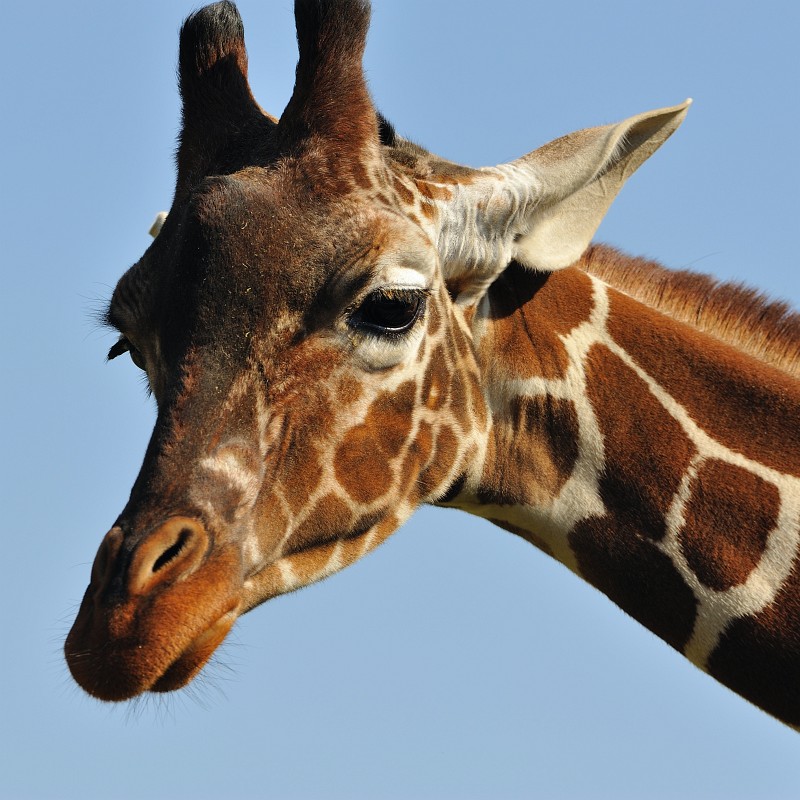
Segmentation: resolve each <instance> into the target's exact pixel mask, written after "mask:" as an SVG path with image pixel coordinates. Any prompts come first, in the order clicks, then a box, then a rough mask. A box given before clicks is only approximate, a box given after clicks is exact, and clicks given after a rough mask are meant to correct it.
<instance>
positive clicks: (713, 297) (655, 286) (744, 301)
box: [579, 244, 800, 377]
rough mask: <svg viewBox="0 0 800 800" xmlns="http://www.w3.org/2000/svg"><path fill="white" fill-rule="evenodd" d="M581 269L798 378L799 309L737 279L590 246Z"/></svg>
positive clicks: (610, 248)
mask: <svg viewBox="0 0 800 800" xmlns="http://www.w3.org/2000/svg"><path fill="white" fill-rule="evenodd" d="M579 266H580V268H581V269H583V270H585V271H586V272H588V273H590V274H591V275H594V276H596V277H598V278H600V280H602V281H605V282H606V283H608V284H609V285H610V286H612V287H613V288H614V289H618V290H619V291H621V292H623V293H625V294H627V295H629V296H630V297H633V298H634V299H635V300H638V301H639V302H641V303H644V304H645V305H647V306H649V307H650V308H653V309H655V310H657V311H660V312H661V313H663V314H666V315H667V316H669V317H672V318H673V319H675V320H678V321H680V322H684V323H686V324H688V325H691V326H692V327H693V328H695V329H697V330H700V331H703V332H705V333H709V334H712V335H713V336H716V337H717V338H718V339H721V340H722V341H724V342H726V343H728V344H730V345H732V346H733V347H736V348H737V349H739V350H741V351H743V352H745V353H747V354H749V355H751V356H754V357H755V358H758V359H760V360H761V361H764V362H766V363H767V364H770V365H772V366H773V367H777V368H778V369H780V370H782V371H784V372H786V373H788V374H789V375H791V376H792V377H800V313H798V312H796V311H794V310H793V309H792V308H791V306H790V305H789V304H788V303H785V302H782V301H775V300H772V299H770V298H769V297H767V296H766V295H764V294H762V293H761V292H759V291H757V290H756V289H752V288H750V287H748V286H745V285H743V284H741V283H733V282H721V281H718V280H716V279H715V278H713V277H711V276H710V275H706V274H703V273H697V272H691V271H689V270H671V269H667V268H666V267H664V266H662V265H661V264H659V263H658V262H656V261H651V260H649V259H646V258H641V257H633V256H628V255H625V254H624V253H621V252H620V251H619V250H616V249H615V248H613V247H609V246H608V245H598V244H593V245H591V246H590V247H589V248H588V249H587V251H586V252H585V253H584V255H583V258H582V259H581V261H580V262H579Z"/></svg>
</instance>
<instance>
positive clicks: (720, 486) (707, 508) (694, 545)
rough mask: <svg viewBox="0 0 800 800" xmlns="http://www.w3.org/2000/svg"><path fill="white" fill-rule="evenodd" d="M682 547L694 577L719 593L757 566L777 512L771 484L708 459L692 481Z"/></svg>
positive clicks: (745, 471) (742, 578)
mask: <svg viewBox="0 0 800 800" xmlns="http://www.w3.org/2000/svg"><path fill="white" fill-rule="evenodd" d="M691 489H692V494H691V498H690V500H689V502H688V504H687V507H686V512H685V517H686V524H685V525H684V527H683V530H682V531H681V534H680V540H681V548H682V549H683V553H684V555H685V556H686V560H687V561H688V562H689V566H690V567H691V568H692V570H694V573H695V575H697V577H698V578H699V580H700V581H701V582H702V583H704V584H705V585H706V586H708V587H710V588H712V589H717V590H718V591H723V590H725V589H729V588H730V587H731V586H735V585H736V584H738V583H742V582H744V581H745V580H747V576H748V575H749V574H750V573H751V572H752V571H753V569H755V567H756V566H758V562H759V561H760V560H761V556H762V555H763V554H764V549H765V548H766V545H767V538H768V536H769V532H770V531H771V530H772V529H773V528H774V527H775V524H776V522H777V519H778V513H779V511H780V494H779V493H778V489H777V488H776V487H775V486H773V485H772V484H771V483H767V482H766V481H765V480H763V479H762V478H759V477H758V476H757V475H754V474H753V473H752V472H748V471H747V470H744V469H742V468H741V467H737V466H734V465H732V464H727V463H725V462H723V461H717V460H713V461H708V462H706V463H704V464H703V465H702V467H701V468H700V470H699V471H698V474H697V477H696V478H695V480H694V481H692V486H691Z"/></svg>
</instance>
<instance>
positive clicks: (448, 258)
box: [438, 100, 691, 302]
mask: <svg viewBox="0 0 800 800" xmlns="http://www.w3.org/2000/svg"><path fill="white" fill-rule="evenodd" d="M690 103H691V100H687V101H686V102H685V103H682V104H681V105H679V106H673V107H672V108H664V109H659V110H657V111H649V112H646V113H644V114H639V115H637V116H635V117H631V118H630V119H627V120H625V121H624V122H620V123H618V124H616V125H606V126H604V127H600V128H589V129H586V130H582V131H578V132H576V133H571V134H569V135H567V136H564V137H562V138H560V139H556V140H555V141H553V142H550V143H549V144H546V145H544V146H543V147H540V148H539V149H538V150H534V151H533V152H532V153H529V154H528V155H526V156H523V157H522V158H520V159H518V160H516V161H513V162H511V163H510V164H504V165H502V166H499V167H495V168H488V169H483V170H478V171H476V172H475V173H474V174H473V175H472V176H471V177H469V178H468V180H467V181H466V182H464V183H463V184H461V185H458V186H457V188H456V189H455V190H454V191H453V192H452V197H451V199H450V200H449V201H445V202H444V203H442V205H441V206H440V212H441V213H440V220H441V226H440V231H439V242H438V243H439V251H440V256H441V259H442V265H443V270H444V273H445V278H446V279H447V280H448V283H452V284H454V285H456V286H457V287H458V295H459V300H460V302H469V301H470V300H474V299H476V298H477V297H479V296H480V295H482V294H483V292H484V291H485V290H486V288H488V286H489V285H490V284H491V283H492V281H494V279H495V278H496V277H497V275H499V274H500V272H502V271H503V270H504V269H505V268H506V266H507V265H508V264H509V262H510V261H512V260H515V261H517V262H519V263H520V264H522V265H523V266H525V267H528V268H529V269H534V270H541V271H545V272H549V271H553V270H557V269H562V268H564V267H568V266H570V265H571V264H574V263H575V261H577V260H578V258H580V256H581V254H582V253H583V251H584V250H585V249H586V247H587V246H588V245H589V243H590V241H591V238H592V236H593V235H594V233H595V231H596V230H597V228H598V226H599V225H600V222H601V221H602V219H603V217H604V216H605V214H606V211H608V208H609V206H610V205H611V203H612V202H613V200H614V198H615V197H616V196H617V193H618V192H619V190H620V189H621V188H622V185H623V184H624V183H625V181H626V180H627V179H628V178H629V177H630V176H631V175H632V174H633V172H635V171H636V169H638V167H639V166H640V165H641V164H642V163H643V162H644V161H645V160H646V159H648V158H649V157H650V156H651V155H652V154H653V153H654V152H655V151H656V150H657V149H658V148H659V147H660V146H661V145H662V144H663V143H664V142H665V141H666V139H667V138H668V137H669V136H670V135H671V134H672V133H673V132H674V131H675V130H676V128H677V127H678V126H679V125H680V123H681V122H682V121H683V119H684V117H685V116H686V112H687V109H688V107H689V105H690ZM459 237H461V241H458V238H459ZM462 294H463V297H462Z"/></svg>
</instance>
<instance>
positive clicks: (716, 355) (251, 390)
mask: <svg viewBox="0 0 800 800" xmlns="http://www.w3.org/2000/svg"><path fill="white" fill-rule="evenodd" d="M295 16H296V21H297V34H298V44H299V61H298V67H297V74H296V82H295V88H294V92H293V94H292V97H291V100H290V101H289V103H288V105H287V107H286V109H285V110H284V112H283V114H282V115H281V116H280V118H279V119H277V118H274V117H272V116H271V115H269V114H267V113H266V112H264V111H263V110H262V109H261V107H260V106H259V105H258V104H257V103H256V101H255V99H254V98H253V96H252V94H251V92H250V88H249V84H248V81H247V55H246V52H245V47H244V35H243V28H242V23H241V19H240V18H239V15H238V12H237V11H236V8H235V6H234V5H233V4H232V3H229V2H222V3H216V4H214V5H213V6H208V7H206V8H204V9H202V10H200V11H198V12H197V13H195V14H193V15H192V16H190V17H189V18H188V19H187V20H186V22H185V23H184V26H183V28H182V30H181V36H180V56H179V65H180V66H179V77H180V90H181V97H182V102H183V124H182V129H181V136H180V145H179V150H178V159H177V162H178V163H177V166H178V169H177V179H176V187H175V195H174V198H173V201H172V205H171V208H170V210H169V212H168V213H164V214H161V215H159V218H158V219H157V220H156V223H155V224H154V226H153V228H152V229H151V233H152V235H153V237H154V238H153V241H152V243H151V245H150V247H149V248H148V249H147V251H146V252H145V253H144V255H143V256H142V258H141V259H140V260H139V262H138V263H137V264H135V265H134V266H133V267H132V268H131V269H130V270H128V272H126V273H125V275H123V277H122V278H121V279H120V281H119V283H118V285H117V287H116V289H115V291H114V294H113V297H112V299H111V302H110V304H109V307H108V312H107V319H108V322H109V324H110V325H111V326H113V327H114V328H115V329H116V330H117V331H118V333H119V340H118V341H117V343H116V344H115V345H114V346H113V347H112V348H111V351H110V352H109V358H114V357H116V356H119V355H121V354H123V353H125V352H128V353H129V354H130V356H131V358H132V360H133V361H134V363H135V364H136V365H137V366H138V367H140V368H141V369H143V370H144V371H145V373H146V375H147V379H148V382H149V384H150V387H151V388H152V391H153V393H154V395H155V398H156V401H157V405H158V414H157V419H156V423H155V427H154V430H153V435H152V438H151V440H150V443H149V446H148V448H147V452H146V454H145V458H144V462H143V464H142V467H141V470H140V472H139V475H138V477H137V479H136V481H135V483H134V486H133V488H132V491H131V495H130V499H129V501H128V503H127V505H126V506H125V508H124V509H123V511H122V513H121V514H120V516H119V517H118V519H117V520H116V521H115V523H114V525H113V526H112V528H111V530H110V531H109V532H108V533H107V534H106V537H105V539H104V540H103V542H102V544H101V546H100V549H99V551H98V554H97V557H96V559H95V562H94V565H93V567H92V575H91V582H90V585H89V587H88V589H87V591H86V594H85V596H84V599H83V602H82V604H81V608H80V610H79V612H78V616H77V618H76V620H75V623H74V625H73V628H72V630H71V632H70V634H69V636H68V638H67V642H66V645H65V650H66V656H67V661H68V663H69V667H70V669H71V671H72V674H73V675H74V677H75V679H76V680H77V681H78V683H79V684H80V685H81V686H82V687H83V688H84V689H86V691H88V692H89V693H91V694H93V695H94V696H96V697H98V698H101V699H105V700H123V699H127V698H130V697H133V696H135V695H138V694H140V693H142V692H148V691H153V692H160V691H170V690H173V689H177V688H180V687H182V686H184V685H185V684H186V683H188V682H189V681H190V680H191V679H192V678H193V677H194V676H195V675H196V674H197V673H198V672H199V670H200V669H202V667H203V665H204V664H205V663H206V661H207V659H208V658H209V657H210V655H211V654H212V652H213V651H214V649H215V648H216V647H217V645H219V643H220V642H221V641H222V640H223V639H224V638H225V636H226V635H227V633H228V631H229V630H230V628H231V626H232V625H233V624H234V622H235V620H236V618H237V617H238V616H240V615H241V614H243V613H245V612H246V611H248V610H250V609H252V608H254V607H255V606H257V605H258V604H260V603H262V602H264V601H265V600H267V599H269V598H271V597H274V596H276V595H279V594H282V593H285V592H289V591H292V590H294V589H297V588H300V587H302V586H306V585H308V584H309V583H312V582H314V581H317V580H320V579H321V578H324V577H326V576H327V575H330V574H331V573H333V572H336V571H338V570H340V569H342V568H344V567H346V566H347V565H349V564H351V563H353V562H354V561H356V560H357V559H359V558H361V557H362V556H363V555H365V554H366V553H368V552H369V551H371V550H372V549H374V548H375V547H376V546H378V545H379V544H380V543H381V542H382V541H384V540H385V539H386V538H387V537H388V536H389V535H391V534H392V533H393V532H394V531H395V530H396V529H397V528H398V527H399V526H401V525H402V524H403V522H404V521H405V520H406V519H407V518H408V517H409V516H410V515H411V514H412V513H413V511H414V510H415V508H417V507H418V506H419V505H420V504H423V503H434V504H438V505H442V506H447V507H457V508H461V509H463V510H466V511H468V512H471V513H473V514H477V515H479V516H482V517H485V518H487V519H489V520H491V521H492V522H494V523H495V524H497V525H499V526H500V527H503V528H506V529H508V530H510V531H512V532H514V533H517V534H519V535H521V536H523V537H524V538H526V539H528V540H529V541H530V542H531V543H533V544H535V545H537V546H538V547H540V548H542V549H543V550H545V551H546V552H548V553H550V554H551V555H553V556H554V557H555V558H557V559H559V560H560V561H561V562H563V563H564V564H565V565H566V566H567V567H568V568H569V569H571V570H573V571H574V572H576V573H577V574H578V575H580V576H581V577H583V578H584V579H586V580H588V581H589V582H591V583H592V584H593V585H594V586H596V587H597V588H598V589H600V590H601V591H603V592H604V593H605V594H606V595H608V597H610V598H611V600H613V601H614V602H615V603H617V604H618V605H619V606H620V607H622V608H623V609H624V610H625V611H627V612H628V613H629V614H631V615H632V616H633V617H635V618H636V619H638V620H639V621H640V622H641V623H642V624H644V625H645V626H647V627H648V628H650V630H652V631H653V632H655V633H656V634H657V635H658V636H660V637H661V638H663V639H664V640H665V641H667V642H668V643H669V644H670V645H672V646H673V647H674V648H676V649H677V650H678V651H680V652H682V653H683V654H684V655H685V656H686V657H687V658H689V659H690V660H691V661H692V662H694V663H695V664H697V665H698V666H699V667H700V668H701V669H703V670H706V671H707V672H709V673H710V674H711V675H712V676H714V677H715V678H717V679H718V680H720V681H722V682H723V683H725V684H726V685H728V686H730V687H731V688H732V689H734V690H735V691H737V692H739V693H740V694H741V695H743V696H744V697H746V698H747V699H749V700H751V701H752V702H754V703H756V704H758V705H759V706H761V707H762V708H764V709H765V710H767V711H768V712H769V713H771V714H773V715H775V716H776V717H778V718H779V719H781V720H783V721H785V722H787V723H789V724H792V725H798V724H800V688H799V687H798V685H797V680H796V678H797V676H798V674H799V673H800V561H799V560H798V555H799V553H800V448H798V447H797V431H798V429H799V428H800V426H799V425H798V423H800V384H799V383H798V377H799V376H800V317H798V315H796V314H794V313H792V312H791V311H789V310H788V309H787V308H786V307H785V306H782V305H780V304H771V303H769V302H767V301H765V300H763V299H762V298H760V297H758V296H755V295H753V294H752V293H748V292H747V291H745V290H742V289H737V288H734V287H729V286H725V285H722V286H719V285H716V284H715V283H714V282H713V281H711V280H710V279H708V278H706V277H704V276H695V275H690V274H687V273H673V272H670V271H668V270H665V269H663V268H661V267H659V266H658V265H656V264H654V263H650V262H645V261H643V260H641V259H632V258H629V257H627V256H623V255H622V254H620V253H618V252H616V251H614V250H612V249H610V248H607V247H603V246H600V245H592V244H591V238H592V236H593V235H594V233H595V231H596V229H597V226H598V225H599V223H600V221H601V219H602V217H603V215H604V214H605V212H606V211H607V209H608V207H609V206H610V204H611V202H612V201H613V199H614V197H615V196H616V194H617V193H618V191H619V190H620V188H621V187H622V184H623V183H624V182H625V180H626V179H627V178H628V177H629V176H630V175H631V174H632V172H633V171H635V170H636V169H637V168H638V167H639V166H640V165H641V164H642V163H643V162H644V161H645V160H646V159H647V158H648V157H649V156H650V155H652V154H653V153H654V152H655V150H657V149H658V148H659V147H660V146H661V144H663V143H664V141H665V140H666V139H667V138H668V137H669V136H670V135H671V134H672V133H673V132H674V131H675V130H676V128H677V127H678V125H680V123H681V122H682V120H683V118H684V117H685V115H686V111H687V108H688V105H689V102H690V101H687V102H685V103H683V104H680V105H678V106H674V107H671V108H664V109H659V110H657V111H652V112H647V113H644V114H639V115H637V116H634V117H631V118H630V119H628V120H626V121H624V122H621V123H619V124H616V125H608V126H604V127H599V128H591V129H587V130H584V131H578V132H577V133H573V134H570V135H568V136H565V137H562V138H561V139H557V140H556V141H554V142H551V143H549V144H547V145H544V146H543V147H541V148H539V149H538V150H535V151H534V152H532V153H530V154H529V155H527V156H524V157H522V158H520V159H518V160H517V161H514V162H511V163H510V164H505V165H501V166H497V167H490V168H485V169H472V168H468V167H463V166H460V165H457V164H454V163H452V162H449V161H446V160H444V159H441V158H439V157H437V156H434V155H432V154H431V153H429V152H427V151H426V150H424V149H423V148H421V147H419V146H417V145H415V144H413V143H411V142H409V141H407V140H405V139H403V138H401V137H399V136H397V135H396V133H395V132H394V130H393V128H392V127H391V126H390V125H389V124H388V122H386V120H385V119H384V118H383V117H381V116H380V115H379V114H378V113H377V112H376V110H375V108H374V106H373V104H372V100H371V99H370V96H369V93H368V91H367V88H366V84H365V81H364V76H363V71H362V64H361V59H362V54H363V50H364V46H365V42H366V34H367V29H368V25H369V4H368V3H367V2H365V1H364V0H296V3H295Z"/></svg>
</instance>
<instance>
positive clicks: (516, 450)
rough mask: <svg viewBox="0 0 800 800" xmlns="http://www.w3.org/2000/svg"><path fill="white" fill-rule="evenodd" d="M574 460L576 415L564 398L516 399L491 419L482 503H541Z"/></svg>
mask: <svg viewBox="0 0 800 800" xmlns="http://www.w3.org/2000/svg"><path fill="white" fill-rule="evenodd" d="M577 458H578V417H577V414H576V413H575V407H574V406H573V404H572V402H571V401H569V400H563V399H559V398H555V397H517V398H515V399H513V400H512V401H511V402H510V403H509V407H508V409H507V410H506V411H504V412H502V413H499V414H497V415H496V416H495V427H494V437H493V440H492V441H491V446H490V448H489V450H488V452H487V455H486V464H485V466H484V471H483V475H482V477H481V486H480V488H479V489H478V499H479V500H480V502H482V503H491V504H497V505H519V504H522V503H527V504H530V505H541V504H543V503H546V502H548V501H550V500H551V499H552V498H553V497H555V496H556V495H557V494H558V492H559V491H560V490H561V487H562V486H563V485H564V483H565V482H566V481H567V479H568V478H569V476H570V474H571V473H572V470H573V468H574V466H575V461H576V460H577Z"/></svg>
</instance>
